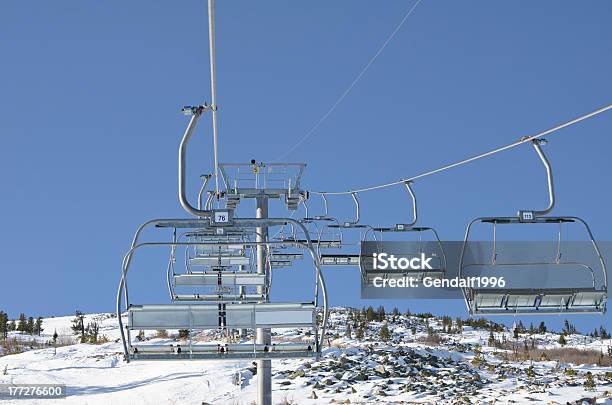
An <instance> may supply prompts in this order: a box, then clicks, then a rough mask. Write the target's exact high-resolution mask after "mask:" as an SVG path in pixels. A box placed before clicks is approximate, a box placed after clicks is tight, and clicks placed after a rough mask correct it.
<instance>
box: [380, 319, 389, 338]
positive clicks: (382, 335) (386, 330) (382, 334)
mask: <svg viewBox="0 0 612 405" xmlns="http://www.w3.org/2000/svg"><path fill="white" fill-rule="evenodd" d="M390 338H391V334H390V333H389V327H388V326H387V322H385V323H384V324H383V326H382V328H380V340H382V341H383V342H386V341H388V340H389V339H390Z"/></svg>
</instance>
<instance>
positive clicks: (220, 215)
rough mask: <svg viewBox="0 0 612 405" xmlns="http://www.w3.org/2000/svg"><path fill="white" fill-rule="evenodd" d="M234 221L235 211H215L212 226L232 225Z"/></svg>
mask: <svg viewBox="0 0 612 405" xmlns="http://www.w3.org/2000/svg"><path fill="white" fill-rule="evenodd" d="M233 219H234V212H233V210H213V215H212V216H211V226H226V225H231V224H232V222H233Z"/></svg>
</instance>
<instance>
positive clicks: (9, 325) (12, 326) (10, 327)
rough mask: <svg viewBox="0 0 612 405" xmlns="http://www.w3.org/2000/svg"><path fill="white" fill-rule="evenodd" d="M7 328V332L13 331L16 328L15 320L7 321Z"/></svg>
mask: <svg viewBox="0 0 612 405" xmlns="http://www.w3.org/2000/svg"><path fill="white" fill-rule="evenodd" d="M8 330H9V332H14V331H16V330H17V325H15V320H14V319H12V320H11V321H10V322H9V323H8Z"/></svg>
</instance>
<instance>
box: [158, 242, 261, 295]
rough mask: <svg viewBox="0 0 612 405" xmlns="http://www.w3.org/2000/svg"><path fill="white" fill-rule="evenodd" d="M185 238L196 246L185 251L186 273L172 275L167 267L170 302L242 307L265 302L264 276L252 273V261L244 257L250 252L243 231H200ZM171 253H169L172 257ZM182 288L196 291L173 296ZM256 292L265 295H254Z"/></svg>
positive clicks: (172, 272)
mask: <svg viewBox="0 0 612 405" xmlns="http://www.w3.org/2000/svg"><path fill="white" fill-rule="evenodd" d="M185 236H186V239H187V242H191V243H194V244H196V245H195V246H193V247H192V248H186V249H185V256H186V260H185V264H186V266H185V268H186V272H185V273H175V272H174V266H169V270H168V288H169V291H170V297H171V299H172V301H174V302H186V301H192V302H193V301H210V302H227V303H238V302H240V303H244V302H257V301H262V300H265V296H266V292H265V288H264V287H265V286H266V280H265V276H264V275H262V274H257V273H256V272H255V271H253V269H254V266H253V260H252V258H251V257H249V256H248V255H247V251H250V250H252V249H250V248H248V247H247V246H245V241H246V240H247V239H245V238H246V237H247V236H248V235H247V234H246V233H245V232H244V231H240V232H236V231H233V232H232V231H226V232H224V234H222V235H216V234H214V233H212V232H205V231H202V230H200V231H198V232H189V233H186V234H185ZM179 241H180V238H179ZM199 243H201V244H199ZM174 250H175V249H171V254H172V255H174ZM172 262H175V259H174V258H171V263H172ZM170 268H171V270H170ZM196 269H197V270H196ZM183 288H185V289H190V290H193V289H197V290H198V291H197V293H190V294H185V293H181V294H179V293H177V292H176V290H177V289H183ZM258 288H259V289H260V290H264V291H260V292H257V291H254V290H257V289H258Z"/></svg>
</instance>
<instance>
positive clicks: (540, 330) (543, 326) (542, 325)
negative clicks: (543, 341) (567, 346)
mask: <svg viewBox="0 0 612 405" xmlns="http://www.w3.org/2000/svg"><path fill="white" fill-rule="evenodd" d="M538 333H546V324H545V323H544V321H542V322H540V326H538Z"/></svg>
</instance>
